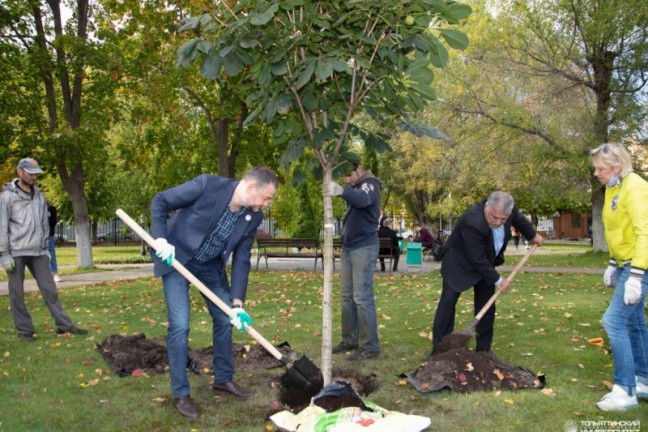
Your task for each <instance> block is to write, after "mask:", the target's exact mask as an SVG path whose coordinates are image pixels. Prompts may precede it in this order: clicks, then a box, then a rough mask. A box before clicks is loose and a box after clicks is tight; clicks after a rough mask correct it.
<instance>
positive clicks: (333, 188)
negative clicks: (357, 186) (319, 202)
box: [322, 182, 344, 197]
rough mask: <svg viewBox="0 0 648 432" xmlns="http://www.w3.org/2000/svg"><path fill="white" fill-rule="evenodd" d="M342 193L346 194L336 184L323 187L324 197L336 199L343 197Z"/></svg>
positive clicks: (331, 183)
mask: <svg viewBox="0 0 648 432" xmlns="http://www.w3.org/2000/svg"><path fill="white" fill-rule="evenodd" d="M342 192H344V188H343V187H342V186H341V185H339V184H338V183H335V182H328V183H324V185H323V186H322V193H323V194H324V196H330V197H335V196H339V195H342Z"/></svg>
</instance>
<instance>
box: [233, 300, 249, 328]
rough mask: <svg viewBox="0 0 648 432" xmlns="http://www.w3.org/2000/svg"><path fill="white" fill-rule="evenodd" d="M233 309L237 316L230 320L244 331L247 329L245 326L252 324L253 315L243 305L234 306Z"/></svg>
mask: <svg viewBox="0 0 648 432" xmlns="http://www.w3.org/2000/svg"><path fill="white" fill-rule="evenodd" d="M232 310H233V311H234V313H235V314H236V316H235V317H234V318H230V322H231V323H232V325H233V326H234V327H236V328H237V329H238V330H239V331H240V332H241V333H243V332H244V331H245V326H251V325H252V317H251V316H250V315H249V314H248V313H247V312H245V310H244V309H243V308H242V307H241V306H234V307H233V308H232Z"/></svg>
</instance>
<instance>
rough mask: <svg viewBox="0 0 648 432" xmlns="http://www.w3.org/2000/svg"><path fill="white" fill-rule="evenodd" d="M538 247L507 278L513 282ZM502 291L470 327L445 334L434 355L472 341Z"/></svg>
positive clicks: (523, 258) (487, 303)
mask: <svg viewBox="0 0 648 432" xmlns="http://www.w3.org/2000/svg"><path fill="white" fill-rule="evenodd" d="M537 247H538V245H533V246H532V247H531V249H529V250H528V251H527V253H526V254H525V255H524V256H523V257H522V259H521V260H520V262H519V263H518V264H517V265H516V266H515V268H514V269H513V271H512V272H511V274H510V275H508V277H507V278H506V280H507V281H509V282H511V281H512V280H513V277H514V276H515V274H516V273H517V272H518V271H519V270H520V269H521V268H522V266H523V265H524V263H526V262H527V260H528V259H529V257H530V256H531V254H532V253H533V252H534V251H535V250H536V249H537ZM501 293H502V291H500V290H499V289H496V290H495V294H493V295H492V296H491V298H490V299H489V300H488V302H486V304H485V305H484V307H482V308H481V310H480V311H479V312H478V313H477V315H475V319H473V320H472V322H471V323H470V324H469V325H468V327H466V328H465V329H464V330H461V331H456V332H453V333H451V334H449V335H447V336H445V337H444V338H443V339H441V342H439V345H438V346H437V347H436V349H435V350H434V353H432V355H434V354H439V353H443V352H446V351H449V350H451V349H457V348H462V347H463V346H465V345H466V344H467V343H468V342H469V341H470V339H472V337H473V336H474V334H475V327H476V326H477V323H478V322H479V320H481V319H482V317H483V316H484V315H485V314H486V312H488V309H490V307H491V306H492V305H493V303H495V300H497V297H499V295H500V294H501Z"/></svg>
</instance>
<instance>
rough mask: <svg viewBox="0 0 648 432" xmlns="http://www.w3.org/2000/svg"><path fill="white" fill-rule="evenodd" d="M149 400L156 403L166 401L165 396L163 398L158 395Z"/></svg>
mask: <svg viewBox="0 0 648 432" xmlns="http://www.w3.org/2000/svg"><path fill="white" fill-rule="evenodd" d="M151 400H152V401H153V402H156V403H162V402H166V398H163V397H160V396H158V397H154V398H153V399H151Z"/></svg>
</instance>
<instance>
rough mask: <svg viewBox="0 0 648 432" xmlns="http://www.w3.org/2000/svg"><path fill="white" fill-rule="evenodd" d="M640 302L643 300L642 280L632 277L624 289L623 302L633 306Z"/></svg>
mask: <svg viewBox="0 0 648 432" xmlns="http://www.w3.org/2000/svg"><path fill="white" fill-rule="evenodd" d="M639 300H641V278H639V277H637V276H634V275H630V277H629V278H628V280H627V281H626V283H625V285H624V287H623V302H624V303H625V304H627V305H633V304H637V303H639ZM642 313H643V312H642Z"/></svg>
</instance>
